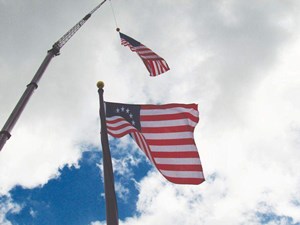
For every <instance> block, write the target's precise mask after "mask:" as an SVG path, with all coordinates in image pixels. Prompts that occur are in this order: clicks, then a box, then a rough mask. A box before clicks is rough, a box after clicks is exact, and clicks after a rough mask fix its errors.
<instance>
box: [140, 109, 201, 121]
mask: <svg viewBox="0 0 300 225" xmlns="http://www.w3.org/2000/svg"><path fill="white" fill-rule="evenodd" d="M177 119H190V120H192V121H194V122H196V123H197V122H198V121H199V118H198V117H196V116H193V115H192V114H190V113H188V112H182V113H176V114H163V115H143V116H141V121H159V120H177Z"/></svg>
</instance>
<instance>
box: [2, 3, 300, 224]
mask: <svg viewBox="0 0 300 225" xmlns="http://www.w3.org/2000/svg"><path fill="white" fill-rule="evenodd" d="M111 3H112V4H113V8H114V12H115V16H116V21H117V26H118V27H120V29H121V32H123V33H125V34H127V35H129V36H131V37H133V38H135V39H136V40H138V41H140V42H141V43H143V44H144V45H146V46H147V47H149V48H151V49H152V50H154V51H155V52H156V53H157V54H159V55H160V56H162V57H163V58H164V59H165V60H166V61H167V62H168V65H169V67H170V71H168V72H167V73H165V74H162V75H160V76H158V77H150V76H149V75H148V71H147V70H146V69H145V67H144V65H143V63H142V62H141V60H140V59H139V58H138V56H137V55H136V54H134V53H132V52H131V51H130V50H129V49H128V48H125V47H124V46H121V44H120V39H119V35H118V33H117V32H116V31H115V29H116V24H115V21H114V17H113V14H112V10H111V7H110V3H109V2H106V3H105V4H104V5H103V6H102V7H101V8H100V9H99V10H98V11H97V12H96V13H95V14H93V16H92V17H91V18H90V19H89V20H88V21H87V22H86V24H84V26H83V27H82V28H81V29H80V30H79V31H78V32H77V33H76V34H75V36H74V37H73V38H72V39H71V40H70V41H69V42H68V43H67V44H66V45H65V46H64V47H63V48H62V49H61V55H59V56H57V57H55V58H53V60H52V61H51V63H50V65H49V67H48V68H47V70H46V72H45V74H44V76H43V77H42V79H41V80H40V82H39V87H38V89H37V90H36V91H35V92H34V94H33V95H32V97H31V99H30V101H29V103H28V104H27V106H26V108H25V110H24V111H23V113H22V115H21V117H20V119H19V120H18V122H17V124H16V126H15V127H14V129H13V131H12V133H11V134H12V137H11V138H10V139H9V140H8V141H7V143H6V145H5V146H4V148H3V149H2V151H1V152H0V224H1V225H2V224H3V225H42V224H43V225H47V224H51V225H54V224H55V225H63V224H68V225H104V224H106V222H105V200H104V190H103V175H102V152H101V146H100V145H101V144H100V135H99V133H100V124H99V123H100V122H99V113H98V110H99V100H98V93H97V87H96V83H97V81H99V80H102V81H104V83H105V87H104V98H105V99H106V100H107V101H112V102H124V103H131V104H139V103H141V104H142V103H143V104H161V103H171V102H176V103H197V104H198V110H199V114H200V121H199V123H198V125H197V127H196V129H195V133H194V135H195V141H196V144H197V147H198V151H199V154H200V158H201V162H202V165H203V171H204V175H205V178H206V181H205V182H204V183H202V184H200V185H175V184H172V183H170V182H168V181H166V180H165V179H164V178H163V177H162V176H161V175H160V174H159V172H157V171H156V169H155V168H153V166H152V165H151V164H150V163H149V161H148V160H147V159H146V158H145V156H144V155H143V153H142V152H141V151H140V150H139V149H138V148H137V146H136V145H135V144H134V143H133V142H132V140H131V139H130V137H124V138H122V139H113V138H111V137H110V147H111V154H112V161H113V168H114V175H115V188H116V193H117V201H118V207H119V218H120V224H121V225H138V224H143V225H148V224H149V225H150V224H163V225H182V224H186V225H212V224H213V225H221V224H222V225H224V224H230V225H243V224H247V225H261V224H267V225H286V224H288V225H295V224H300V191H299V190H300V173H299V171H300V163H299V160H300V151H299V149H300V141H299V140H300V139H299V137H300V116H299V115H300V102H299V98H300V89H299V86H300V78H299V74H298V73H299V71H300V66H299V63H298V61H299V58H300V41H299V40H300V38H299V35H300V18H299V15H300V13H299V12H300V2H299V1H294V0H285V1H281V0H272V1H271V0H253V1H245V0H212V1H203V0H185V1H183V0H153V1H138V0H112V2H111ZM97 4H99V1H95V0H91V1H80V0H59V1H58V0H52V1H45V0H42V1H34V0H28V1H21V0H15V1H9V0H0V27H1V35H0V49H1V51H0V71H1V72H0V126H3V125H4V123H5V122H6V120H7V118H8V116H9V115H10V113H11V111H12V110H13V108H14V106H15V105H16V103H17V101H18V100H19V98H20V97H21V95H22V93H23V92H24V90H25V88H26V85H27V84H28V83H30V81H31V79H32V77H33V75H34V74H35V72H36V71H37V69H38V67H39V65H40V64H41V62H42V61H43V59H44V57H45V56H46V54H47V50H49V49H51V46H52V44H53V43H54V42H56V41H57V40H58V39H59V38H60V37H61V36H62V35H63V34H64V33H66V32H67V30H68V29H70V28H71V27H72V26H73V25H75V24H76V23H77V22H78V21H79V20H80V19H81V18H83V17H84V16H85V15H86V14H87V13H88V12H90V11H91V10H92V9H93V8H94V7H95V6H96V5H97Z"/></svg>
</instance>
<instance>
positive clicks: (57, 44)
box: [52, 0, 106, 55]
mask: <svg viewBox="0 0 300 225" xmlns="http://www.w3.org/2000/svg"><path fill="white" fill-rule="evenodd" d="M104 2H106V0H104V1H102V2H101V3H100V4H99V5H97V6H96V7H95V8H94V9H93V10H92V11H91V12H89V13H88V14H87V15H86V16H85V17H83V18H82V19H81V20H80V21H79V22H78V23H77V24H75V25H74V26H73V27H72V28H71V29H70V30H69V31H68V32H67V33H65V34H64V35H63V36H62V37H61V38H60V39H59V40H58V41H57V42H55V43H54V44H53V46H52V47H53V49H52V50H53V51H54V53H55V55H59V51H60V49H61V48H62V47H63V46H64V45H65V44H66V43H67V42H68V41H69V40H70V38H71V37H72V36H73V35H74V34H75V33H76V32H77V31H78V30H79V29H80V27H82V25H83V24H84V23H85V22H86V21H87V20H88V19H89V18H90V17H91V16H92V14H93V13H94V12H96V10H97V9H99V8H100V7H101V6H102V5H103V4H104Z"/></svg>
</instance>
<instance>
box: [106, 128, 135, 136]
mask: <svg viewBox="0 0 300 225" xmlns="http://www.w3.org/2000/svg"><path fill="white" fill-rule="evenodd" d="M107 130H108V131H109V132H110V133H112V134H115V135H118V134H123V135H125V134H127V133H128V131H129V130H131V131H130V132H134V131H133V130H136V129H135V127H133V126H130V127H124V128H122V129H118V130H111V129H110V127H107Z"/></svg>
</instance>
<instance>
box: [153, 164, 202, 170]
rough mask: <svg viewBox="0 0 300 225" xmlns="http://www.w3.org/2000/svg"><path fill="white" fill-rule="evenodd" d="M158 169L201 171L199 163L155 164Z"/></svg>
mask: <svg viewBox="0 0 300 225" xmlns="http://www.w3.org/2000/svg"><path fill="white" fill-rule="evenodd" d="M156 165H157V168H158V169H159V170H172V171H202V166H201V165H170V164H156Z"/></svg>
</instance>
